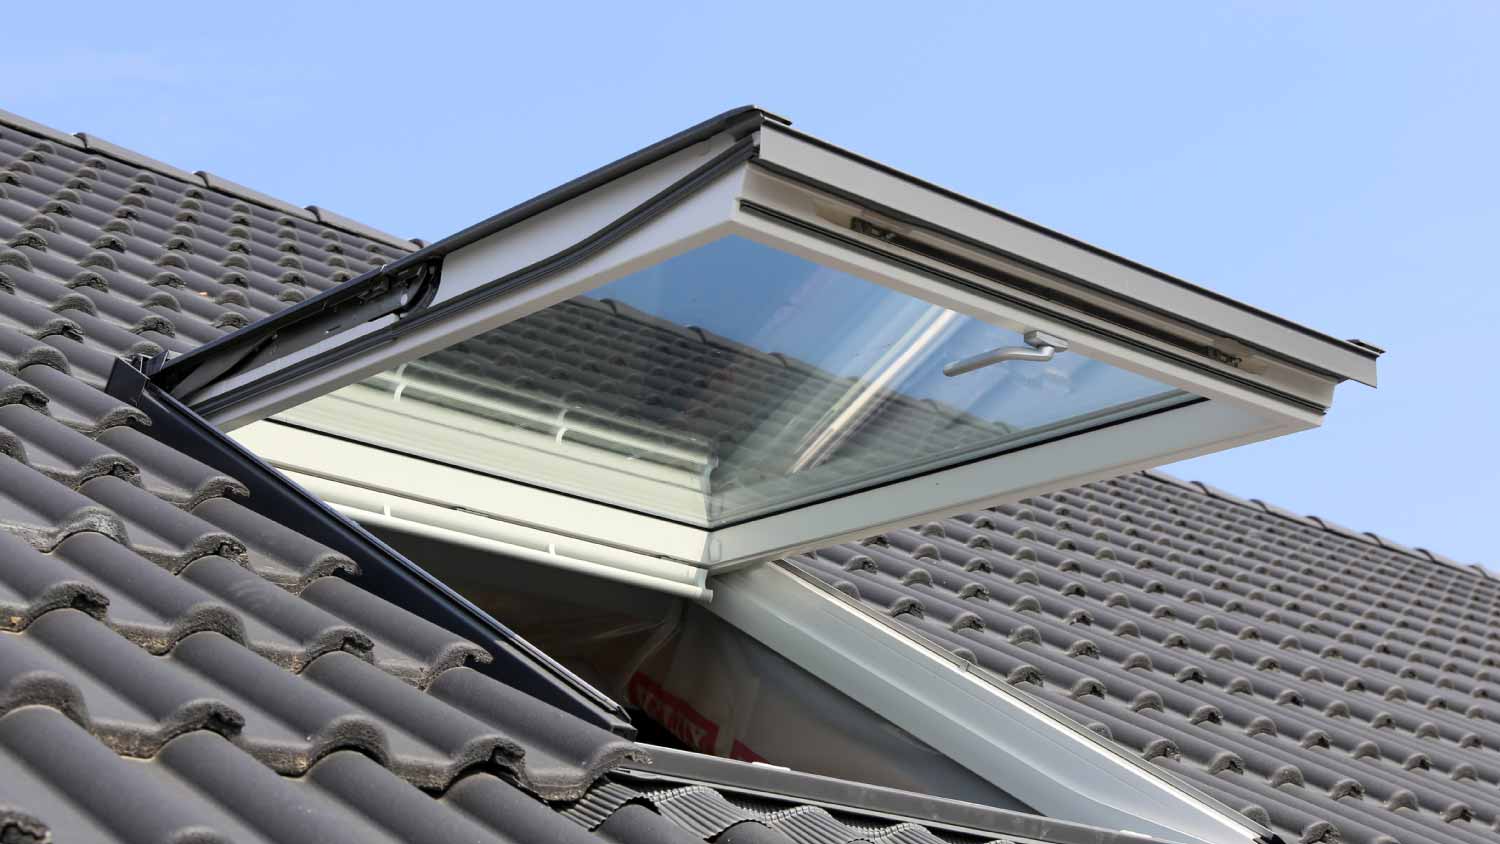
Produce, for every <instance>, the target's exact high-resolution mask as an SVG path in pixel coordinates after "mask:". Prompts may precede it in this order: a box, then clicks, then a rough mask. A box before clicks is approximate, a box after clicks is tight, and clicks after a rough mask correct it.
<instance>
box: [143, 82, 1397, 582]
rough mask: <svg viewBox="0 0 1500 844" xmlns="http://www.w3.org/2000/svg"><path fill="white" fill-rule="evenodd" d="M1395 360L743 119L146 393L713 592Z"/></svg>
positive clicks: (1249, 418)
mask: <svg viewBox="0 0 1500 844" xmlns="http://www.w3.org/2000/svg"><path fill="white" fill-rule="evenodd" d="M1377 355H1378V350H1375V349H1373V348H1371V347H1368V346H1364V345H1362V344H1357V343H1349V342H1342V341H1337V340H1333V339H1331V338H1327V337H1324V336H1322V335H1319V334H1317V333H1315V332H1312V331H1309V330H1307V329H1304V328H1301V327H1299V326H1295V325H1292V324H1290V323H1287V322H1286V321H1284V320H1281V319H1278V318H1276V317H1273V316H1270V315H1267V314H1263V313H1260V312H1258V311H1255V310H1253V309H1251V308H1248V307H1246V306H1244V305H1240V304H1238V303H1234V302H1231V301H1228V300H1226V299H1224V298H1223V297H1219V296H1217V295H1214V294H1212V293H1210V292H1207V291H1204V290H1201V289H1199V288H1196V287H1193V286H1191V285H1188V284H1186V283H1184V282H1181V281H1178V280H1176V279H1172V278H1170V277H1167V276H1164V275H1161V274H1159V273H1154V272H1152V271H1150V270H1146V269H1144V268H1141V267H1139V266H1137V265H1134V264H1131V263H1129V262H1126V261H1123V260H1121V259H1119V258H1115V257H1113V256H1110V255H1107V254H1105V253H1102V252H1100V251H1098V250H1095V249H1092V248H1090V247H1087V246H1084V245H1082V244H1079V243H1076V242H1074V241H1071V240H1068V239H1067V238H1064V237H1062V236H1059V235H1057V234H1055V233H1052V232H1049V231H1046V230H1043V229H1040V228H1038V227H1036V226H1033V225H1031V224H1029V223H1025V222H1023V221H1019V220H1017V219H1015V218H1013V217H1009V216H1007V215H1004V214H1003V213H1001V212H998V211H995V210H993V209H990V208H987V207H984V206H981V205H979V204H978V203H974V202H972V201H969V200H966V199H963V198H961V197H958V196H956V195H954V194H951V193H948V192H946V191H943V190H941V189H939V188H935V187H933V186H931V185H928V184H926V183H923V182H920V181H918V180H915V179H912V178H910V177H907V176H904V175H902V174H899V173H896V172H894V171H892V170H890V169H889V168H886V167H883V166H882V165H879V164H876V163H874V162H871V161H868V160H865V159H861V158H859V157H857V156H854V155H852V154H850V153H847V152H844V151H842V150H839V149H836V148H833V147H830V146H828V145H827V144H824V143H822V142H820V141H816V140H814V139H812V138H809V137H807V136H806V135H803V134H800V133H798V132H796V131H794V130H792V129H791V128H790V127H789V126H787V125H786V124H785V123H784V122H782V121H779V120H777V119H775V118H772V117H770V116H769V115H766V114H764V113H762V112H758V111H755V110H741V111H738V112H732V113H730V114H728V115H725V116H722V117H721V118H718V119H716V120H715V121H710V122H708V123H706V124H703V125H701V126H699V127H695V128H694V129H691V130H689V131H688V132H685V133H683V134H681V135H678V136H674V137H673V138H671V139H668V140H667V141H664V142H662V143H661V144H658V145H656V146H653V147H651V148H648V149H647V150H644V151H642V152H641V153H638V154H636V155H634V156H631V157H629V158H627V159H623V160H622V161H621V162H617V163H616V164H615V165H611V166H610V167H607V168H604V169H603V170H601V171H598V172H596V173H594V174H591V175H589V176H587V177H584V178H583V179H581V180H579V181H578V182H574V183H571V184H569V185H567V186H564V187H563V188H560V189H559V190H558V191H555V192H553V193H552V194H548V195H545V196H543V197H539V198H538V199H537V200H534V201H533V202H530V203H527V204H525V205H523V206H520V207H518V208H517V209H513V210H512V211H510V212H506V213H505V214H502V215H500V216H499V217H496V218H494V219H493V220H490V221H487V222H486V223H482V224H480V225H478V226H475V227H474V228H472V229H469V230H467V231H465V232H461V233H459V234H458V235H455V236H454V237H452V238H448V239H447V240H444V241H441V242H439V243H437V244H434V245H433V246H431V247H428V248H426V249H423V250H421V251H420V252H418V253H416V254H414V255H413V256H411V257H410V258H407V259H403V260H402V261H400V262H397V263H396V264H393V265H391V266H389V267H387V268H384V269H383V270H382V271H379V272H377V273H374V274H372V275H371V276H370V277H368V278H365V279H361V280H356V281H355V282H351V283H350V284H349V285H346V286H345V288H341V289H336V290H334V291H331V292H330V293H328V294H324V295H323V296H320V297H317V298H315V299H313V300H310V301H309V302H307V303H304V304H303V305H302V306H299V307H298V308H294V309H292V310H291V311H289V312H287V313H286V314H284V315H279V316H278V317H273V318H272V319H270V320H267V323H266V324H265V325H264V326H262V327H261V329H260V331H259V332H256V331H247V332H243V333H242V336H240V337H237V338H231V339H230V340H228V341H225V342H223V343H219V344H211V345H210V346H207V347H204V349H203V350H202V351H200V352H195V353H193V354H192V355H189V356H186V357H184V358H182V359H180V360H178V361H174V362H172V363H171V364H169V365H168V367H167V369H166V370H164V371H163V373H161V374H162V375H163V376H166V378H165V382H166V383H167V384H168V385H170V386H172V387H173V388H174V389H175V390H176V392H177V395H178V396H179V397H181V398H184V399H185V400H187V401H188V402H190V403H191V404H192V405H193V406H194V407H195V408H196V409H198V410H199V411H200V412H201V413H203V414H204V415H206V416H208V417H209V418H210V419H211V420H213V421H215V422H217V423H219V424H221V425H223V426H226V427H236V426H240V425H244V424H245V423H248V422H252V421H255V420H263V419H266V420H267V421H261V422H256V424H254V425H251V426H249V427H248V428H244V429H242V430H241V431H240V432H239V434H238V436H240V437H241V438H242V439H244V440H245V441H246V442H247V443H249V444H250V445H251V446H252V447H253V448H254V449H255V450H256V451H257V452H258V453H260V454H263V455H265V456H267V457H268V458H269V459H271V460H272V461H273V462H275V463H277V464H278V465H280V466H282V467H283V468H287V469H291V470H294V471H296V472H299V473H301V474H302V475H305V476H308V477H311V478H316V479H321V480H322V481H326V482H327V483H328V484H329V489H327V490H324V489H320V490H319V493H320V494H324V495H325V496H326V495H334V497H335V498H337V496H339V495H342V496H344V497H345V498H347V499H348V500H345V501H339V502H338V503H341V504H344V505H346V506H350V507H361V508H364V509H366V510H369V511H371V512H379V513H382V514H384V515H385V516H387V517H393V518H394V517H398V516H400V514H401V513H405V514H406V515H405V516H404V517H405V518H410V519H413V520H417V521H421V520H422V519H427V520H428V521H429V522H431V518H430V516H431V512H432V508H434V507H436V508H440V509H443V510H445V511H447V512H449V513H452V512H454V511H461V512H462V514H463V516H464V517H465V518H466V519H469V520H470V521H469V522H468V523H469V524H473V519H475V518H477V519H490V520H492V521H493V522H495V523H496V524H497V525H505V526H507V527H504V528H496V530H497V531H499V532H500V533H504V534H505V536H507V537H509V538H510V539H514V537H515V535H516V533H515V532H516V530H520V529H524V530H530V531H539V532H540V534H545V535H548V536H558V537H564V538H569V539H571V540H576V543H575V546H574V547H575V548H577V547H583V546H585V545H586V546H588V547H596V548H599V549H608V551H607V553H606V552H604V551H601V552H600V553H599V554H595V555H594V557H595V558H596V559H603V558H604V557H608V558H609V559H610V560H612V561H616V562H620V561H623V562H620V565H622V566H624V567H625V568H630V567H631V566H635V567H637V568H639V569H641V570H646V569H649V568H650V567H651V566H652V565H657V563H655V562H653V561H657V560H659V559H660V558H665V560H666V561H676V563H677V564H680V565H682V566H686V567H689V568H694V567H697V568H700V569H702V568H707V569H712V568H717V567H723V566H730V565H737V564H743V563H747V562H754V561H757V560H765V559H771V558H774V557H776V556H779V555H781V554H784V553H787V552H790V551H794V550H800V549H807V548H811V547H816V546H819V545H822V544H826V543H829V542H833V541H837V540H841V539H846V538H853V537H858V536H863V535H868V534H869V533H872V532H874V531H877V530H880V529H883V528H886V527H889V526H894V525H900V524H909V523H912V522H915V521H918V520H921V519H924V518H928V517H932V516H936V515H943V514H951V513H954V512H959V511H963V510H968V509H973V508H976V507H980V506H985V505H989V504H992V503H996V502H999V501H1004V500H1014V499H1016V498H1020V497H1023V496H1026V495H1031V494H1035V493H1038V492H1042V491H1046V490H1051V489H1056V488H1059V487H1063V486H1069V485H1073V484H1077V483H1080V482H1083V481H1086V480H1089V479H1093V478H1098V477H1103V476H1109V475H1114V474H1118V473H1120V472H1124V471H1129V470H1133V469H1139V468H1144V467H1147V466H1152V465H1158V464H1161V463H1165V462H1170V461H1173V460H1178V459H1182V458H1185V457H1188V456H1192V455H1196V454H1202V453H1206V452H1209V451H1214V450H1218V449H1222V448H1228V447H1232V446H1235V445H1239V444H1242V443H1246V442H1252V441H1255V440H1259V439H1265V438H1268V437H1273V436H1277V435H1280V434H1283V433H1288V432H1291V431H1296V430H1301V429H1305V428H1309V427H1313V426H1315V425H1317V424H1318V423H1319V422H1320V420H1321V417H1322V414H1323V413H1324V412H1325V411H1326V409H1327V408H1328V406H1329V405H1330V404H1331V401H1332V393H1333V388H1334V386H1335V385H1336V384H1338V383H1339V382H1341V381H1343V380H1345V379H1349V378H1353V379H1357V380H1361V381H1364V382H1366V383H1373V380H1374V360H1375V358H1376V356H1377ZM267 417H270V418H269V419H267ZM422 514H426V515H425V516H424V515H422ZM453 518H455V517H447V516H445V517H444V520H445V525H446V528H445V529H447V528H452V527H453V524H452V521H453ZM516 526H521V527H519V528H518V527H516ZM540 534H538V535H540ZM510 539H507V541H510ZM542 547H543V548H544V550H545V551H547V552H548V553H557V548H556V546H555V545H553V544H550V543H544V544H543V546H542ZM583 556H589V555H588V554H584V555H583ZM689 579H691V578H689ZM700 583H701V581H700Z"/></svg>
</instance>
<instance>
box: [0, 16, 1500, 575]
mask: <svg viewBox="0 0 1500 844" xmlns="http://www.w3.org/2000/svg"><path fill="white" fill-rule="evenodd" d="M89 5H90V4H89V3H79V2H68V3H66V4H63V5H62V6H59V7H57V8H56V9H54V10H52V11H39V10H38V9H37V8H31V11H30V12H29V13H28V14H27V15H26V16H24V17H25V21H24V22H23V21H21V20H20V19H17V20H14V21H12V22H13V23H16V24H17V26H18V27H20V29H18V32H17V33H16V36H17V37H12V38H8V39H6V47H5V50H4V51H0V78H3V79H4V80H6V82H7V84H6V85H5V87H4V88H3V89H0V108H5V109H7V110H10V111H14V112H17V113H20V114H23V115H25V116H28V117H31V118H33V119H35V120H39V121H42V122H44V123H48V124H51V125H53V126H55V127H57V128H60V129H64V130H67V131H85V132H90V133H94V134H97V135H98V136H100V137H101V138H104V139H106V140H110V141H113V142H115V143H118V144H122V145H124V146H127V147H131V148H134V149H136V150H138V151H141V152H143V153H146V154H148V155H152V156H155V157H157V158H159V159H162V160H164V161H167V162H170V163H173V164H175V165H178V166H181V167H184V168H186V169H189V170H197V169H204V170H211V171H213V172H215V173H218V174H221V175H223V176H225V177H227V178H230V179H233V180H235V181H239V182H241V183H244V184H247V185H250V186H253V187H255V188H257V189H259V190H262V191H264V192H266V193H270V194H272V195H275V196H279V197H282V198H284V199H287V200H290V201H292V202H296V203H298V204H302V205H306V204H318V205H322V206H324V207H327V208H329V209H331V210H334V211H337V212H339V213H342V214H345V215H348V216H351V217H355V218H357V219H360V220H362V221H365V222H368V223H369V224H371V225H375V226H377V227H380V228H383V229H386V230H388V231H391V232H395V233H398V234H401V235H404V236H410V237H424V238H428V239H435V238H437V237H441V236H443V235H445V234H448V233H450V232H453V231H455V230H457V229H459V228H461V227H463V226H465V225H467V224H469V223H472V222H475V221H477V220H479V219H481V218H483V217H486V216H488V215H490V214H492V213H494V212H495V211H498V210H500V209H502V208H504V207H507V206H509V205H512V204H514V203H516V202H518V201H520V200H523V199H525V198H527V197H529V196H531V195H534V194H536V193H538V192H540V191H542V190H545V189H547V188H549V187H552V186H553V185H555V184H557V183H559V182H562V181H565V180H567V179H569V178H571V177H573V176H575V175H577V174H579V173H581V172H583V171H584V170H586V169H589V168H592V167H594V166H597V165H598V164H601V163H604V162H605V161H608V160H610V159H613V158H615V157H617V156H619V155H621V154H623V153H626V152H629V151H631V150H633V149H635V148H637V147H640V146H642V145H644V144H646V143H649V142H651V141H654V140H657V139H658V138H660V137H663V136H665V135H667V134H670V133H671V132H673V131H675V130H677V129H679V128H682V127H685V126H687V125H689V124H691V123H693V122H696V121H697V120H699V119H702V118H704V117H707V116H709V115H711V114H714V113H717V112H718V111H721V110H723V109H725V108H728V107H731V106H734V105H739V104H743V103H752V102H753V103H756V104H759V105H762V106H765V107H767V108H770V109H772V110H774V111H777V112H779V113H782V114H785V115H787V116H789V117H791V118H792V119H793V120H794V121H795V122H796V123H797V125H798V126H799V127H801V128H803V129H805V130H807V131H810V132H812V133H814V134H817V135H820V136H823V137H825V138H828V139H830V140H832V141H835V142H838V143H840V144H842V145H845V146H848V147H851V148H853V149H856V150H858V151H860V152H862V153H865V154H867V155H870V156H872V157H874V158H877V159H879V160H882V161H885V162H887V163H890V164H893V165H895V166H898V167H901V168H902V169H905V170H908V171H910V172H912V173H915V174H918V175H920V176H923V177H925V178H928V179H930V180H932V181H935V182H938V183H940V184H943V185H947V186H949V187H952V188H955V189H957V190H960V191H962V192H964V193H967V194H969V195H971V196H974V197H976V198H978V199H981V200H984V201H986V202H990V203H993V204H995V205H998V206H999V207H1001V208H1004V209H1006V210H1008V211H1011V212H1014V213H1017V214H1021V215H1023V216H1026V217H1029V218H1031V219H1033V220H1036V221H1038V222H1041V223H1044V224H1046V225H1049V226H1051V227H1053V228H1057V229H1060V230H1062V231H1064V232H1067V233H1069V234H1072V235H1075V236H1077V237H1080V238H1082V239H1084V240H1087V241H1089V242H1091V243H1095V244H1097V245H1100V246H1103V247H1105V248H1108V249H1111V250H1113V251H1116V252H1119V253H1122V254H1124V255H1127V256H1129V257H1131V258H1134V259H1136V260H1139V261H1142V262H1144V263H1147V264H1150V265H1152V266H1155V267H1158V268H1160V269H1162V270H1165V271H1168V272H1171V273H1174V274H1176V275H1179V276H1182V277H1185V278H1187V279H1190V280H1192V281H1195V282H1197V283H1199V284H1202V285H1205V286H1208V287H1211V288H1213V289H1215V290H1218V291H1221V292H1223V293H1226V294H1228V295H1230V296H1233V297H1236V298H1238V299H1241V300H1244V301H1247V302H1250V303H1252V304H1254V305H1257V306H1260V307H1262V308H1265V309H1267V310H1270V311H1273V312H1275V313H1278V314H1281V315H1284V316H1287V317H1290V318H1293V319H1295V320H1298V321H1300V322H1303V323H1306V324H1308V325H1310V326H1312V327H1315V328H1318V329H1321V330H1324V331H1326V332H1328V333H1330V334H1333V335H1335V336H1339V337H1359V338H1361V339H1364V340H1367V341H1370V342H1372V343H1375V344H1377V345H1380V346H1383V347H1385V348H1386V349H1388V350H1389V351H1388V354H1387V355H1386V357H1385V358H1384V359H1383V360H1382V361H1381V386H1380V388H1379V389H1378V390H1371V389H1368V388H1366V387H1362V386H1359V385H1354V384H1350V385H1346V386H1344V387H1341V388H1340V389H1339V395H1338V402H1337V406H1336V407H1335V409H1334V412H1333V413H1332V415H1331V417H1330V418H1329V420H1328V421H1327V423H1326V424H1325V425H1324V426H1323V428H1322V429H1320V430H1317V431H1313V432H1308V433H1303V434H1297V435H1294V436H1291V437H1285V438H1282V439H1278V440H1274V441H1272V442H1269V443H1263V444H1260V445H1256V446H1250V447H1246V448H1242V449H1236V450H1234V451H1231V452H1228V453H1224V454H1221V455H1215V456H1211V457H1206V458H1200V459H1198V460H1195V461H1191V462H1188V463H1183V464H1178V465H1176V466H1172V467H1169V470H1170V471H1172V472H1174V473H1176V474H1178V475H1179V476H1182V477H1186V478H1190V479H1198V480H1203V481H1206V482H1208V483H1211V484H1214V485H1216V486H1219V487H1222V488H1224V489H1226V490H1229V491H1231V492H1235V493H1237V494H1239V495H1242V496H1245V497H1247V498H1248V497H1257V498H1264V499H1266V500H1268V501H1272V502H1275V503H1277V504H1280V505H1282V506H1284V507H1287V508H1289V509H1292V510H1295V511H1298V512H1304V513H1313V514H1317V515H1320V516H1323V517H1325V518H1329V519H1332V520H1334V521H1337V522H1340V523H1342V524H1345V525H1347V526H1349V527H1352V528H1355V529H1357V530H1374V531H1375V532H1377V533H1380V534H1382V535H1384V536H1388V537H1390V538H1392V539H1395V540H1398V541H1401V542H1406V543H1409V544H1413V545H1422V546H1425V547H1430V548H1432V549H1433V550H1436V551H1440V552H1442V553H1446V554H1448V555H1449V556H1452V557H1456V558H1458V559H1460V560H1462V561H1465V562H1482V563H1484V564H1486V565H1490V566H1497V567H1500V553H1497V551H1496V544H1495V543H1494V542H1493V540H1492V537H1493V536H1495V532H1492V531H1491V530H1490V528H1491V527H1493V526H1494V525H1493V524H1492V520H1495V519H1497V518H1500V514H1497V512H1496V510H1497V506H1500V446H1497V444H1496V442H1495V434H1496V431H1497V427H1500V426H1497V422H1496V417H1497V415H1500V377H1497V372H1500V355H1497V353H1496V351H1495V349H1494V346H1493V343H1494V342H1495V341H1494V335H1495V333H1496V323H1497V322H1500V278H1497V275H1500V273H1497V270H1496V262H1495V258H1494V256H1493V255H1492V254H1491V253H1492V252H1493V247H1494V245H1495V244H1496V243H1497V242H1500V237H1497V235H1500V167H1497V163H1496V158H1497V151H1500V50H1497V49H1496V48H1495V45H1496V43H1500V4H1496V3H1494V2H1489V1H1488V0H1486V2H1472V3H1469V2H1457V0H1453V2H1442V3H1431V4H1410V3H1372V2H1357V3H1356V2H1349V3H1335V2H1330V3H1322V4H1303V3H1266V2H1257V3H1244V4H1237V3H1217V4H1212V3H1200V2H1190V3H1189V2H1184V3H1176V4H1172V3H1097V4H1038V3H1027V4H1020V3H1017V4H1005V3H998V2H997V3H976V4H964V3H952V4H941V3H911V2H905V3H886V2H874V0H861V2H857V3H816V2H806V0H803V2H797V3H779V2H768V1H767V0H761V1H760V2H756V3H751V4H736V3H713V4H702V5H701V6H695V7H689V6H686V5H684V6H683V7H680V8H679V7H674V6H667V5H653V4H647V3H640V2H632V3H607V4H606V3H600V4H597V5H569V4H561V3H524V4H522V3H516V4H502V3H489V4H478V3H474V4H463V5H459V4H444V3H439V2H428V3H405V4H399V5H398V4H382V3H374V2H365V3H358V4H353V3H350V4H342V3H299V4H295V5H294V4H284V5H282V4H273V3H263V4H262V3H256V4H233V5H226V4H212V3H192V4H183V5H180V6H175V7H173V6H168V5H166V4H137V5H121V4H119V3H108V4H104V3H101V4H98V5H97V6H96V7H95V8H87V7H88V6H89ZM63 9H66V13H65V15H64V14H63V12H62V11H61V10H63ZM64 17H66V18H68V19H70V20H71V21H72V22H71V23H68V22H67V21H66V20H64V19H63V18H64Z"/></svg>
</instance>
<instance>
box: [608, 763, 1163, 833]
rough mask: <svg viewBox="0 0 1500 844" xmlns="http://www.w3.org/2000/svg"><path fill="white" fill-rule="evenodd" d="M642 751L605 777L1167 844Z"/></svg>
mask: <svg viewBox="0 0 1500 844" xmlns="http://www.w3.org/2000/svg"><path fill="white" fill-rule="evenodd" d="M646 748H647V749H648V750H649V751H650V753H651V764H650V765H649V766H642V765H637V764H634V763H629V762H627V763H626V765H625V767H624V769H623V770H620V771H617V772H615V773H614V774H612V775H611V776H612V777H613V778H617V779H621V780H626V781H630V780H634V781H638V782H639V783H640V784H641V785H667V786H675V787H683V786H695V785H702V786H708V787H710V788H712V789H714V790H715V791H718V792H720V793H729V794H738V795H744V796H747V797H752V798H766V799H772V800H787V801H790V802H794V803H797V804H799V805H806V806H818V807H821V808H823V809H827V810H829V811H831V812H836V813H838V814H840V815H845V816H852V817H855V818H858V819H859V820H860V821H861V822H869V823H870V824H871V825H888V824H898V823H914V824H918V825H921V826H925V827H928V828H930V829H936V830H942V831H944V832H949V833H954V834H957V835H973V836H975V837H977V838H980V839H993V838H995V837H997V836H1004V837H1005V838H1006V839H1021V840H1030V841H1037V842H1046V844H1126V843H1127V842H1128V843H1129V844H1167V839H1161V838H1154V837H1151V836H1147V835H1142V834H1140V833H1136V832H1129V831H1117V830H1113V829H1106V828H1103V827H1097V826H1089V825H1087V824H1080V823H1073V822H1071V821H1065V820H1059V819H1056V818H1049V817H1046V816H1045V815H1033V814H1026V813H1023V812H1012V811H1007V810H1004V809H996V808H992V807H990V806H982V805H979V804H977V803H966V802H964V801H961V800H949V799H947V798H943V797H932V796H930V795H926V794H919V793H916V792H911V791H902V790H899V789H894V788H885V787H882V786H875V785H867V784H865V783H859V782H851V781H848V780H841V779H835V778H833V777H825V776H820V775H817V774H807V773H802V772H800V771H793V770H789V769H787V768H782V767H778V766H775V765H764V764H757V763H751V762H740V761H737V760H733V759H721V758H719V757H716V756H706V755H703V754H701V753H692V752H690V751H684V750H674V749H672V748H667V747H656V746H652V745H646Z"/></svg>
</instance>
